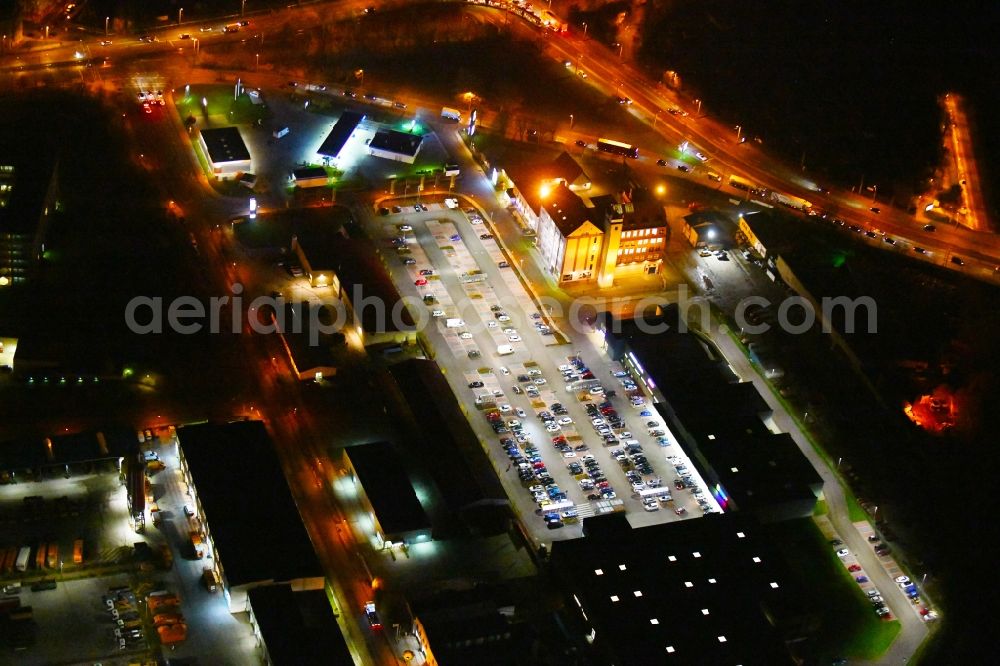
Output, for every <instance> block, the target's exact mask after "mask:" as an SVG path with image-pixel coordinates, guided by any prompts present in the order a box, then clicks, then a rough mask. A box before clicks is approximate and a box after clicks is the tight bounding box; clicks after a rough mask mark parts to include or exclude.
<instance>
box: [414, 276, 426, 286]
mask: <svg viewBox="0 0 1000 666" xmlns="http://www.w3.org/2000/svg"><path fill="white" fill-rule="evenodd" d="M413 284H415V285H417V286H418V287H423V286H424V285H425V284H427V278H417V279H416V280H414V281H413Z"/></svg>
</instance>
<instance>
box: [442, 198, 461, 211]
mask: <svg viewBox="0 0 1000 666" xmlns="http://www.w3.org/2000/svg"><path fill="white" fill-rule="evenodd" d="M444 205H445V206H447V207H448V208H450V209H451V210H454V209H456V208H458V199H450V198H449V199H445V200H444Z"/></svg>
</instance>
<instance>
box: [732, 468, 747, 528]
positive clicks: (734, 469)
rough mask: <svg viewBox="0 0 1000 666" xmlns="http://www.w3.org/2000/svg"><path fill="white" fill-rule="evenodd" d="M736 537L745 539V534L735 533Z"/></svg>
mask: <svg viewBox="0 0 1000 666" xmlns="http://www.w3.org/2000/svg"><path fill="white" fill-rule="evenodd" d="M733 471H734V472H735V471H736V468H735V467H734V468H733ZM736 536H738V537H739V538H741V539H743V538H745V537H746V534H744V533H743V532H737V533H736Z"/></svg>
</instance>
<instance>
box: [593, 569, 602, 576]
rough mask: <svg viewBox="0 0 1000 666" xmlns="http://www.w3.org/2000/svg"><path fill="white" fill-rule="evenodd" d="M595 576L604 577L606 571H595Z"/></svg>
mask: <svg viewBox="0 0 1000 666" xmlns="http://www.w3.org/2000/svg"><path fill="white" fill-rule="evenodd" d="M594 575H596V576H603V575H604V569H594Z"/></svg>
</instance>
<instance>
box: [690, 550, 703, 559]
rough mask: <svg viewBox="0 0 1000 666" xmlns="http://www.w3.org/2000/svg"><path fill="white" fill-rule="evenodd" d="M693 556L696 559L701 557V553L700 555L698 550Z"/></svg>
mask: <svg viewBox="0 0 1000 666" xmlns="http://www.w3.org/2000/svg"><path fill="white" fill-rule="evenodd" d="M691 555H693V556H694V557H701V553H699V552H698V551H697V550H696V551H694V552H693V553H691Z"/></svg>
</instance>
